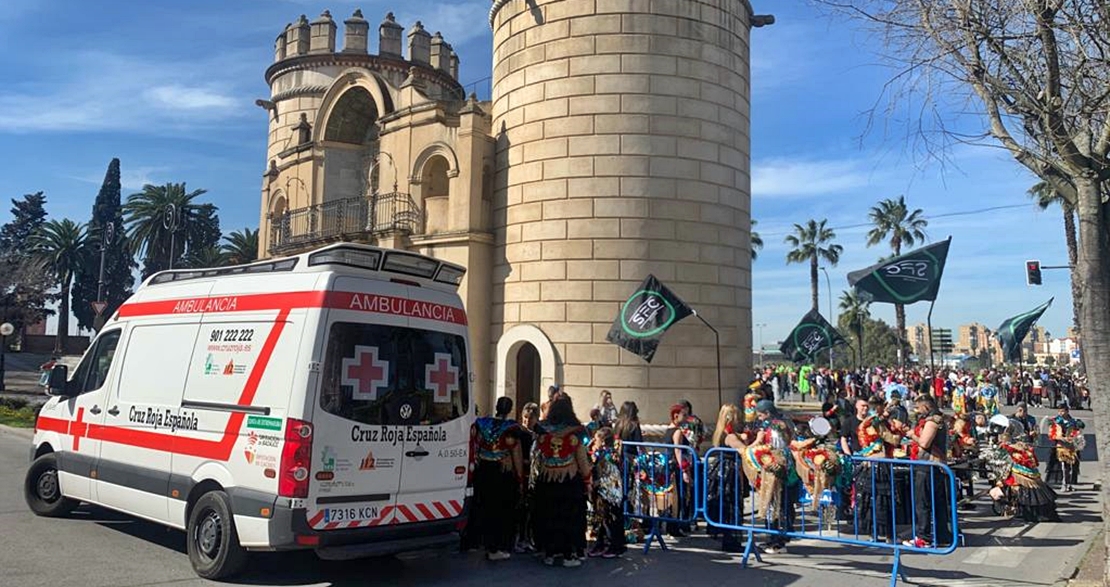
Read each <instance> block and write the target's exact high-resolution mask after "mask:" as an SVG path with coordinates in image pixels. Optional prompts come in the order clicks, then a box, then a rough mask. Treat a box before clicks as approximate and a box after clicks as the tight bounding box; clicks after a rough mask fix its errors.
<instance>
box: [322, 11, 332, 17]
mask: <svg viewBox="0 0 1110 587" xmlns="http://www.w3.org/2000/svg"><path fill="white" fill-rule="evenodd" d="M320 18H331V11H330V10H324V11H323V12H321V13H320Z"/></svg>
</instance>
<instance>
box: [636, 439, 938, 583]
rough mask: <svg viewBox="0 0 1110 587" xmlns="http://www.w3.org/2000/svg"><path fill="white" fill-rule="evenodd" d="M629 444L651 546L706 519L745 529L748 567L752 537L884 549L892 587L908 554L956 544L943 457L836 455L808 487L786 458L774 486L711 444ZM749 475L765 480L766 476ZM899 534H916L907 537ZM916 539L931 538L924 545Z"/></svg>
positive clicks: (736, 455) (734, 453)
mask: <svg viewBox="0 0 1110 587" xmlns="http://www.w3.org/2000/svg"><path fill="white" fill-rule="evenodd" d="M624 446H625V447H626V448H625V453H624V454H625V455H626V457H631V458H625V459H623V461H624V462H623V470H624V475H623V485H624V487H623V489H624V496H625V500H624V501H625V503H624V514H625V516H626V517H630V518H635V519H639V520H641V521H642V522H643V523H644V524H645V526H648V527H649V528H650V532H649V534H648V536H647V540H646V541H645V545H644V552H645V553H646V552H647V551H648V549H650V548H651V546H652V543H653V542H658V543H659V546H660V547H661V548H663V549H664V550H666V544H665V543H664V541H663V539H662V534H661V527H662V524H676V525H678V526H680V527H681V526H684V525H686V524H689V523H691V522H693V521H694V520H697V519H699V518H700V519H704V520H705V522H706V523H707V524H708V525H709V526H711V527H713V528H716V529H717V530H718V531H723V532H726V533H733V536H735V537H736V538H737V539H739V537H740V536H743V542H744V544H743V548H744V554H743V557H742V559H741V566H742V567H746V566H747V564H748V558H749V557H750V556H751V555H753V554H754V555H755V557H756V559H757V560H760V561H762V558H761V557H760V555H759V551H758V550H756V549H755V536H756V535H763V536H768V537H770V538H772V539H775V540H778V541H780V542H782V543H785V541H787V540H789V539H809V540H819V541H824V542H833V543H839V544H843V545H847V546H857V547H865V548H878V549H886V550H888V551H890V552H891V553H892V554H893V555H894V561H893V565H892V568H891V577H890V578H891V581H890V584H891V586H892V587H894V586H895V585H897V582H898V578H899V577H901V578H902V579H903V580H905V571H904V570H903V569H902V566H901V558H902V554H903V553H913V554H933V555H945V554H949V553H951V552H952V551H954V550H956V547H957V546H958V544H959V542H960V532H959V521H958V519H957V515H956V496H957V493H956V476H955V473H954V472H953V471H952V469H951V468H950V467H949V466H947V465H945V464H942V463H933V462H928V461H914V460H904V459H881V458H863V457H856V456H853V457H837V462H838V464H839V466H838V467H836V469H837V472H836V473H835V475H834V474H833V473H832V468H827V469H822V470H821V471H814V469H812V468H811V469H810V471H811V472H815V473H823V474H826V477H825V478H824V479H823V482H822V483H820V484H816V483H813V479H811V481H810V483H811V484H813V487H812V492H811V491H810V488H808V487H807V486H806V485H807V484H806V483H803V482H802V481H801V480H800V479H799V478H798V476H797V475H795V474H794V472H795V468H794V466H793V465H789V464H788V463H785V462H784V463H780V465H782V466H785V467H787V469H786V471H779V470H778V469H775V471H776V473H775V474H774V475H772V476H770V477H767V478H768V479H772V481H770V482H771V483H772V484H771V485H768V486H766V487H763V485H765V484H764V483H758V482H757V481H752V480H751V479H748V474H747V471H746V469H745V467H748V468H749V469H752V470H753V471H763V467H764V465H766V463H765V462H764V461H761V460H760V459H759V457H758V456H756V455H752V454H748V455H745V453H743V452H741V451H738V450H735V449H731V448H713V449H710V450H709V451H708V452H707V453H706V454H705V456H703V457H702V458H700V459H699V458H698V456H697V454H696V453H695V452H694V451H693V449H691V448H690V447H687V446H677V445H670V444H659V443H649V442H626V443H624ZM748 450H751V449H750V448H749V449H748ZM807 458H808V457H807ZM745 459H747V461H746V462H745ZM826 460H827V459H826ZM823 462H825V460H822V461H821V463H823ZM821 463H816V461H815V464H816V465H818V466H819V465H820V464H821ZM773 465H774V463H772V464H771V465H767V466H773ZM797 473H803V472H802V471H797ZM752 474H754V475H758V477H759V479H758V481H763V480H764V479H763V475H762V474H759V473H752ZM791 478H793V480H791ZM808 478H810V477H808V476H807V479H808ZM776 479H777V482H776V481H773V480H776ZM753 484H756V486H753ZM745 504H747V505H745ZM900 534H904V535H905V537H906V538H914V540H910V541H908V542H903V541H902V540H901V537H900V536H899V535H900ZM917 536H926V537H928V538H929V542H928V543H924V542H922V543H918V542H916V537H917Z"/></svg>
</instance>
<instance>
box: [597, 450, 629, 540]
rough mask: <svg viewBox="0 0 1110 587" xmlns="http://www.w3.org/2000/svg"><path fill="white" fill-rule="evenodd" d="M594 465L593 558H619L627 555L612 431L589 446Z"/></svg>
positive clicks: (622, 508)
mask: <svg viewBox="0 0 1110 587" xmlns="http://www.w3.org/2000/svg"><path fill="white" fill-rule="evenodd" d="M589 454H590V462H591V463H593V476H592V480H593V487H592V490H591V491H590V502H591V503H592V504H593V510H594V516H593V535H594V537H595V538H594V546H593V548H592V549H590V553H589V554H590V556H591V557H602V558H616V557H618V556H620V555H621V554H623V553H624V550H625V538H624V494H623V491H622V490H621V463H620V456H621V451H620V446H619V443H618V442H616V437H615V436H614V435H613V429H612V428H601V429H600V430H598V431H597V432H595V433H594V437H593V440H592V442H591V443H590V449H589Z"/></svg>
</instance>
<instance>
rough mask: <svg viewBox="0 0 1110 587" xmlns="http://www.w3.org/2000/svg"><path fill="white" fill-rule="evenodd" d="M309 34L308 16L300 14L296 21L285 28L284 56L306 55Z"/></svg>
mask: <svg viewBox="0 0 1110 587" xmlns="http://www.w3.org/2000/svg"><path fill="white" fill-rule="evenodd" d="M310 34H311V27H310V26H309V24H308V18H307V17H306V16H305V15H303V14H302V15H301V16H300V18H298V19H297V22H295V23H293V24H291V25H289V26H288V27H286V28H285V56H286V57H296V56H298V55H307V54H308V47H309V38H310Z"/></svg>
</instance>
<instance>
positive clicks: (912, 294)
mask: <svg viewBox="0 0 1110 587" xmlns="http://www.w3.org/2000/svg"><path fill="white" fill-rule="evenodd" d="M951 243H952V237H948V239H947V240H943V241H941V242H939V243H933V244H931V245H929V246H927V247H922V248H920V249H917V250H915V251H910V252H909V253H906V254H904V255H899V256H897V257H895V258H893V259H889V260H887V261H883V262H881V263H877V264H875V265H872V266H870V267H868V268H867V269H860V270H859V271H853V272H851V273H849V274H848V285H850V286H853V287H855V288H856V293H857V294H859V295H860V296H861V297H863V298H865V299H869V300H871V301H873V302H882V303H886V304H903V305H905V304H912V303H915V302H920V301H921V300H927V301H930V302H931V301H935V300H936V299H937V290H938V289H940V277H941V275H942V274H943V273H944V262H945V261H946V260H947V259H948V245H949V244H951Z"/></svg>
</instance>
